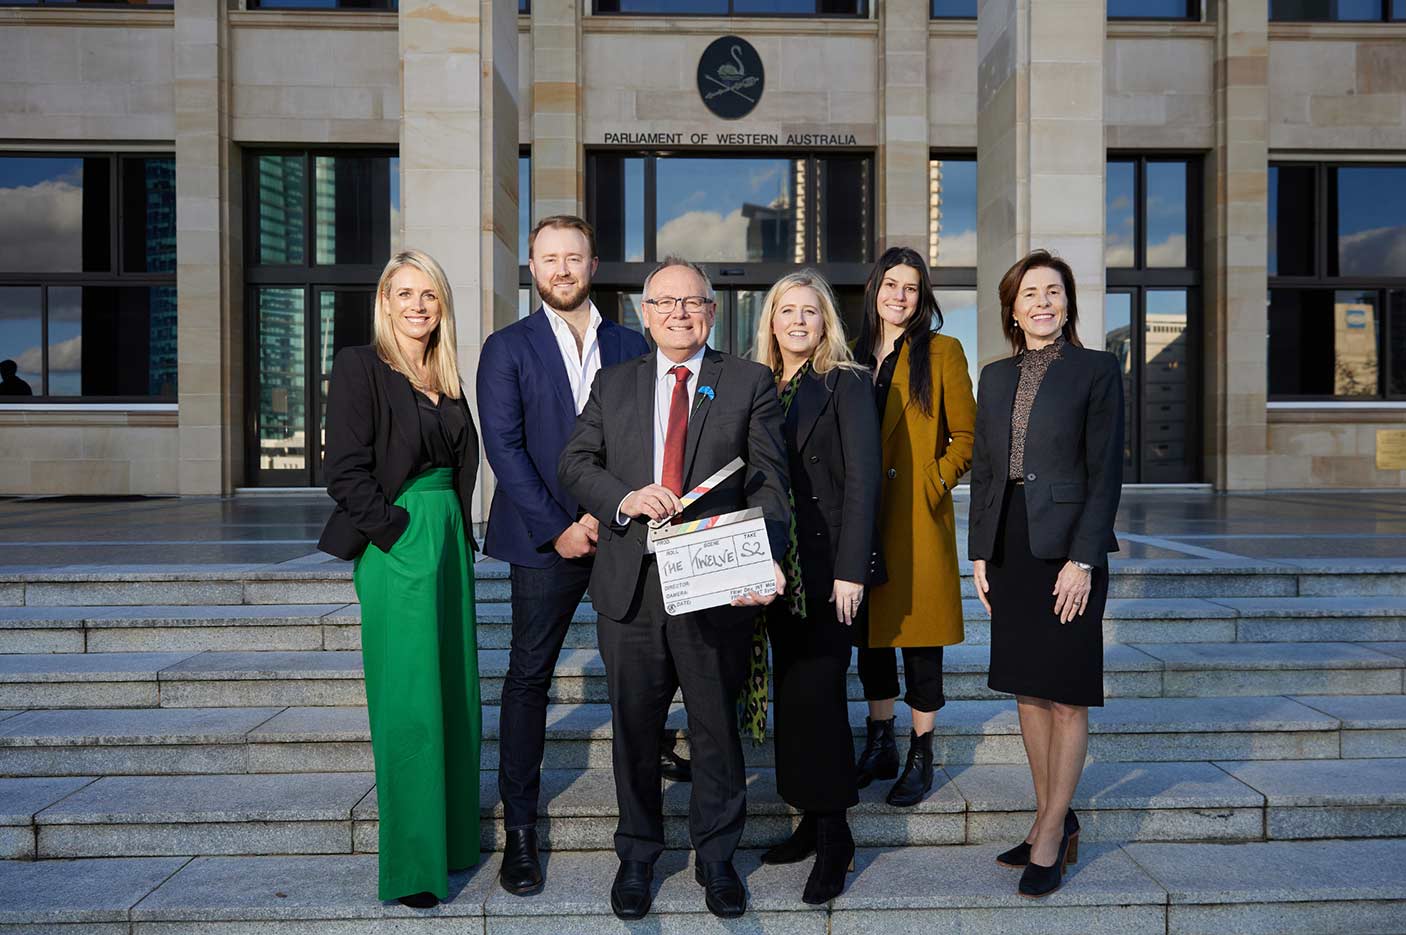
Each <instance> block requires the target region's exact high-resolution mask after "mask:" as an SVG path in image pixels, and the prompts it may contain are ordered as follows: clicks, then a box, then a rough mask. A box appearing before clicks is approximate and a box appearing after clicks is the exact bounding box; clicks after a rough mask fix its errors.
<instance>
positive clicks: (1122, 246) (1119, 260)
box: [1103, 237, 1133, 266]
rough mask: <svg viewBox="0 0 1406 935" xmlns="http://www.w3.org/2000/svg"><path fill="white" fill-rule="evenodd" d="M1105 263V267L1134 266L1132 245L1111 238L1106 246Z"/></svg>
mask: <svg viewBox="0 0 1406 935" xmlns="http://www.w3.org/2000/svg"><path fill="white" fill-rule="evenodd" d="M1103 262H1104V265H1105V266H1132V265H1133V245H1132V243H1131V242H1129V241H1126V240H1120V239H1118V238H1114V237H1110V238H1109V239H1108V242H1107V243H1106V244H1105V245H1104V254H1103Z"/></svg>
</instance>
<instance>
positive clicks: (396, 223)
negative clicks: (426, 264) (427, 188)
mask: <svg viewBox="0 0 1406 935" xmlns="http://www.w3.org/2000/svg"><path fill="white" fill-rule="evenodd" d="M390 163H391V164H390V173H389V174H390V182H391V249H390V252H391V253H399V252H400V251H402V250H404V249H405V218H404V217H403V216H402V215H401V213H400V157H399V156H392V157H390ZM386 259H390V257H387V258H386Z"/></svg>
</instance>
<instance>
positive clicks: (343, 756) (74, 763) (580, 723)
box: [0, 695, 1406, 776]
mask: <svg viewBox="0 0 1406 935" xmlns="http://www.w3.org/2000/svg"><path fill="white" fill-rule="evenodd" d="M907 710H908V709H907V708H906V707H905V706H902V705H900V706H899V713H898V723H897V725H896V727H897V731H898V733H899V734H900V736H901V737H906V736H907V734H908V731H909V730H910V723H909V720H908V713H907ZM866 711H867V708H866V706H865V705H864V704H863V703H858V702H856V703H851V704H850V724H851V725H852V727H853V730H854V734H855V736H856V737H860V736H862V735H863V732H864V717H865V714H866ZM498 714H499V709H498V708H496V707H492V706H488V707H485V708H484V709H483V734H484V738H483V745H482V758H481V762H482V765H483V768H484V769H496V768H497V764H498V736H499V735H498V728H499V720H498ZM1090 725H1091V726H1090V732H1091V736H1090V743H1089V754H1090V756H1091V758H1092V759H1094V760H1096V761H1110V762H1133V761H1157V762H1168V761H1190V760H1220V759H1223V760H1283V759H1336V758H1338V757H1340V756H1341V757H1351V758H1368V757H1406V695H1381V696H1373V697H1365V696H1364V697H1352V696H1343V697H1334V696H1307V697H1301V698H1289V697H1277V696H1267V697H1227V698H1132V699H1123V700H1117V701H1115V702H1113V703H1112V704H1109V705H1108V706H1107V707H1104V708H1096V709H1093V710H1092V711H1091V712H1090ZM684 726H685V717H684V711H683V707H682V706H681V705H674V706H673V708H672V709H671V711H670V714H669V718H668V727H669V728H670V729H674V730H677V731H678V732H679V734H678V736H679V743H680V749H682V750H686V749H687V739H686V735H685V733H684V731H683V728H684ZM610 737H611V719H610V709H609V707H608V706H607V705H603V704H571V705H551V706H549V707H548V709H547V740H548V743H547V747H546V752H545V757H544V764H545V766H546V767H548V768H550V769H583V768H590V767H599V768H604V767H608V766H609V765H610V762H611V757H610ZM904 743H906V741H904ZM934 750H935V752H936V756H937V760H938V762H940V763H943V764H965V763H979V764H992V763H1005V764H1011V763H1015V764H1019V763H1024V762H1025V753H1024V749H1023V747H1022V745H1021V739H1020V733H1019V727H1018V725H1017V722H1016V712H1015V705H1014V704H1012V703H1011V702H1010V701H953V702H949V703H948V705H947V706H946V707H945V708H943V710H942V711H941V713H940V714H939V715H938V718H937V728H936V733H935V738H934ZM743 753H744V756H745V757H746V758H747V761H748V762H749V764H750V765H752V766H772V765H774V760H773V750H772V744H771V739H770V737H769V736H768V737H767V738H765V739H764V740H763V742H762V743H761V744H759V745H754V744H753V743H752V742H751V741H750V740H744V741H743ZM371 768H372V762H371V745H370V732H369V729H368V727H367V721H366V709H365V708H359V707H290V708H279V707H262V708H128V709H113V708H108V709H74V710H33V711H22V712H14V713H11V714H9V716H6V717H2V718H0V776H104V775H147V774H175V773H194V774H198V773H298V772H358V771H368V770H370V769H371Z"/></svg>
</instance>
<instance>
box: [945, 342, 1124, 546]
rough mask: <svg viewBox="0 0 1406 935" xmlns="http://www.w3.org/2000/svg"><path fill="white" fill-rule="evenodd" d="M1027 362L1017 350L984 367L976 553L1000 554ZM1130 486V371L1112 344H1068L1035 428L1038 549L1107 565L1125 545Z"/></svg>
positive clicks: (1030, 488) (974, 496) (975, 471)
mask: <svg viewBox="0 0 1406 935" xmlns="http://www.w3.org/2000/svg"><path fill="white" fill-rule="evenodd" d="M1019 381H1020V368H1019V367H1017V366H1016V358H1014V357H1008V358H1006V359H1004V360H998V361H996V362H995V363H992V364H988V365H987V366H986V367H985V368H983V369H982V371H981V380H980V384H979V387H978V390H977V404H976V444H975V450H974V451H973V453H972V473H971V512H970V514H969V516H968V522H967V556H968V557H969V558H973V559H978V558H980V559H990V558H991V555H992V552H993V550H994V549H995V546H996V529H997V527H998V526H999V525H1000V521H1001V494H1002V492H1003V491H1004V490H1005V487H1006V476H1007V474H1008V473H1009V466H1010V446H1011V409H1012V407H1013V406H1014V405H1015V390H1016V384H1017V383H1018V382H1019ZM1122 493H1123V376H1122V373H1121V372H1120V371H1119V367H1118V359H1117V358H1116V357H1114V356H1113V355H1112V354H1109V353H1107V352H1105V351H1091V350H1088V349H1086V348H1082V347H1075V346H1074V345H1072V344H1065V345H1064V347H1063V348H1062V349H1061V350H1060V357H1059V359H1058V360H1056V361H1054V362H1053V363H1052V364H1050V369H1049V371H1048V372H1047V373H1046V374H1045V379H1044V380H1043V381H1042V382H1041V383H1040V390H1039V392H1038V393H1037V394H1036V396H1035V403H1034V405H1033V406H1032V408H1031V411H1030V425H1029V427H1028V429H1027V430H1026V435H1025V504H1026V510H1027V512H1028V514H1029V518H1030V548H1031V551H1032V552H1034V554H1035V557H1036V558H1048V559H1073V560H1075V561H1080V562H1084V563H1085V564H1088V565H1096V566H1099V567H1106V566H1107V564H1108V553H1109V552H1116V551H1118V540H1117V539H1116V538H1114V535H1113V520H1114V517H1115V516H1116V515H1117V513H1118V500H1119V498H1120V497H1121V496H1122Z"/></svg>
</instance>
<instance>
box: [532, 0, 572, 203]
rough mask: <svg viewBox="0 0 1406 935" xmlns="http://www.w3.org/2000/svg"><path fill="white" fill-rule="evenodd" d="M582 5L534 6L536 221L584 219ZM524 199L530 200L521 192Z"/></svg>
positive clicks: (541, 1)
mask: <svg viewBox="0 0 1406 935" xmlns="http://www.w3.org/2000/svg"><path fill="white" fill-rule="evenodd" d="M581 82H582V73H581V4H580V2H579V0H534V2H533V4H532V104H531V106H532V193H531V198H532V211H531V216H532V222H533V223H534V224H535V223H537V221H538V219H540V218H544V217H550V216H551V215H553V214H577V215H580V214H583V213H584V207H585V196H584V192H585V166H584V158H583V150H582V144H581V114H582V112H583V107H582V89H581ZM519 196H520V197H522V198H527V197H529V195H528V193H527V192H520V193H519Z"/></svg>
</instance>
